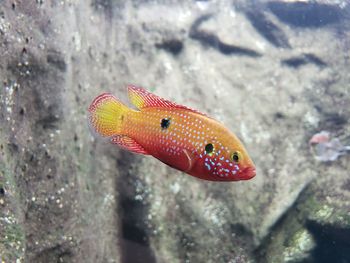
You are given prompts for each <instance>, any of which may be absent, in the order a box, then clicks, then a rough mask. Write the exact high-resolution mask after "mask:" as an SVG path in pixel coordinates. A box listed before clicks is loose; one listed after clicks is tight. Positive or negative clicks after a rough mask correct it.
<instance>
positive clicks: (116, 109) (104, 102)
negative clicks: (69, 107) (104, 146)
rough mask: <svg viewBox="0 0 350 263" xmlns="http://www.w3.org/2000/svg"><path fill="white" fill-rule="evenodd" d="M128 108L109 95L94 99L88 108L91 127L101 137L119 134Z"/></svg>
mask: <svg viewBox="0 0 350 263" xmlns="http://www.w3.org/2000/svg"><path fill="white" fill-rule="evenodd" d="M127 111H129V108H128V107H127V106H125V105H124V104H122V103H121V102H120V101H119V100H118V99H117V98H116V97H114V96H113V95H112V94H110V93H103V94H101V95H100V96H98V97H96V98H95V99H94V101H93V102H92V103H91V105H90V107H89V122H90V125H91V127H92V128H93V129H94V130H95V131H96V132H97V133H98V134H100V135H101V136H103V137H109V136H112V135H118V134H120V133H121V129H122V123H123V119H124V116H125V113H126V112H127Z"/></svg>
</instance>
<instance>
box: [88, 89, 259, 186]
mask: <svg viewBox="0 0 350 263" xmlns="http://www.w3.org/2000/svg"><path fill="white" fill-rule="evenodd" d="M128 95H129V99H130V101H131V102H132V103H133V104H134V105H135V106H136V107H137V108H138V110H133V109H130V108H128V107H127V106H125V105H124V104H123V103H121V102H120V101H119V100H118V99H117V98H116V97H114V96H113V95H112V94H109V93H103V94H101V95H100V96H98V97H97V98H95V100H94V101H93V102H92V103H91V105H90V107H89V121H90V124H91V126H92V128H93V129H94V130H95V131H96V132H97V133H98V134H100V135H101V136H103V137H108V138H110V141H111V142H112V143H113V144H117V145H119V146H121V147H122V148H125V149H127V150H129V151H132V152H135V153H140V154H146V155H152V156H154V157H155V158H157V159H159V160H160V161H162V162H163V163H165V164H167V165H169V166H171V167H173V168H175V169H178V170H180V171H183V172H185V173H187V174H190V175H192V176H195V177H198V178H201V179H205V180H210V181H238V180H248V179H251V178H252V177H254V176H255V167H254V164H253V162H252V160H251V159H250V157H249V155H248V153H247V151H246V149H245V148H244V146H243V144H242V143H241V142H240V140H239V139H238V138H237V137H236V136H235V135H234V134H233V133H232V132H230V131H229V130H228V129H227V128H226V127H225V126H224V125H222V124H221V123H219V122H218V121H216V120H214V119H212V118H210V117H208V116H207V115H205V114H203V113H200V112H199V111H196V110H193V109H190V108H188V107H186V106H181V105H178V104H175V103H174V102H171V101H168V100H165V99H162V98H160V97H158V96H156V95H154V94H152V93H150V92H147V91H146V90H144V89H142V88H138V87H134V86H128Z"/></svg>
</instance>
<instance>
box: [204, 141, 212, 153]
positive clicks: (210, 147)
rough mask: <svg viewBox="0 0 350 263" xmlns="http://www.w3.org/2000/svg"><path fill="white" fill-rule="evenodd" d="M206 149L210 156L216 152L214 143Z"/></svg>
mask: <svg viewBox="0 0 350 263" xmlns="http://www.w3.org/2000/svg"><path fill="white" fill-rule="evenodd" d="M204 149H205V152H206V153H207V154H208V155H212V154H213V152H214V145H213V144H212V143H208V144H207V145H206V146H205V148H204Z"/></svg>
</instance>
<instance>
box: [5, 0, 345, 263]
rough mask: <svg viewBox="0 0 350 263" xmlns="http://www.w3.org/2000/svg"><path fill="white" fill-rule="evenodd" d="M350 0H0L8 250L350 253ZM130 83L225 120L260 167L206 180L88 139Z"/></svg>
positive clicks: (178, 258) (9, 255)
mask: <svg viewBox="0 0 350 263" xmlns="http://www.w3.org/2000/svg"><path fill="white" fill-rule="evenodd" d="M349 30H350V4H349V3H348V1H346V0H344V1H340V0H339V1H326V0H315V1H306V0H305V1H296V0H295V1H293V0H289V1H287V0H285V1H254V0H251V1H243V0H237V1H228V0H222V1H219V0H216V1H215V0H208V1H205V0H202V1H190V0H182V1H176V0H158V1H151V0H149V1H146V0H144V1H141V0H139V1H137V0H129V1H116V0H86V1H83V0H81V1H78V0H77V1H74V0H62V1H53V0H51V1H49V0H37V1H20V0H3V1H0V80H1V82H0V84H1V90H0V101H1V103H0V122H1V125H0V258H1V260H2V262H45V263H46V262H127V263H129V262H130V263H134V262H135V263H138V262H150V263H153V262H166V263H167V262H171V263H178V262H179V263H180V262H195V263H196V262H216V263H219V262H226V263H227V262H230V263H233V262H312V263H316V262H317V263H318V262H321V263H322V262H335V263H337V262H339V263H346V262H350V252H349V251H350V249H349V248H350V177H349V171H350V165H349V155H347V154H344V155H342V156H339V158H336V159H335V160H332V161H327V162H320V161H319V160H317V158H315V154H314V152H313V151H311V149H310V144H309V140H310V138H312V136H313V135H314V134H317V133H319V132H321V131H328V132H329V133H330V135H331V136H332V138H337V139H339V141H340V142H341V143H342V144H344V145H349V144H350V136H349V134H350V126H349V116H350V106H349V105H350V96H349V91H350V88H349V83H350V73H349V72H350V58H349V57H350V33H349V32H350V31H349ZM127 84H135V85H139V86H143V87H144V88H146V89H147V90H149V91H151V92H153V93H156V94H157V95H159V96H161V97H165V98H167V99H170V100H172V101H175V102H177V103H179V104H184V105H187V106H190V107H192V108H195V109H198V110H200V111H202V112H204V113H207V114H209V115H210V116H213V117H214V118H216V119H218V120H220V121H221V122H223V123H224V124H225V125H226V126H227V127H229V128H230V129H231V130H232V131H233V132H235V133H236V134H237V135H238V136H239V137H240V138H241V139H242V141H243V142H244V144H245V145H246V147H247V149H248V151H249V153H250V156H251V157H252V159H253V160H254V162H255V164H256V166H257V175H256V177H255V178H253V179H252V180H250V181H244V182H226V183H220V182H208V181H202V180H199V179H197V178H194V177H191V176H188V175H186V174H184V173H181V172H179V171H176V170H174V169H172V168H170V167H168V166H166V165H164V164H162V163H161V162H159V161H157V160H155V159H153V158H152V157H149V156H141V155H136V154H132V153H130V152H127V151H124V150H121V149H120V148H118V147H116V146H114V145H111V144H109V143H108V142H106V141H105V140H101V139H99V138H96V137H94V136H93V135H92V134H91V132H90V130H89V127H88V124H87V108H88V106H89V104H90V103H91V101H92V100H93V99H94V97H95V96H97V95H99V94H100V93H102V92H104V91H108V92H111V93H113V94H115V95H116V96H117V97H119V98H121V99H122V100H123V101H124V102H127V92H126V85H127Z"/></svg>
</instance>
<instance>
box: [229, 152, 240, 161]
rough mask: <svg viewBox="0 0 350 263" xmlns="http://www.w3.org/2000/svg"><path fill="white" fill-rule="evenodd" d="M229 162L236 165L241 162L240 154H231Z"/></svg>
mask: <svg viewBox="0 0 350 263" xmlns="http://www.w3.org/2000/svg"><path fill="white" fill-rule="evenodd" d="M231 160H232V161H234V162H236V163H238V162H239V161H240V160H241V153H240V152H238V151H236V152H234V153H232V154H231Z"/></svg>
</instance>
